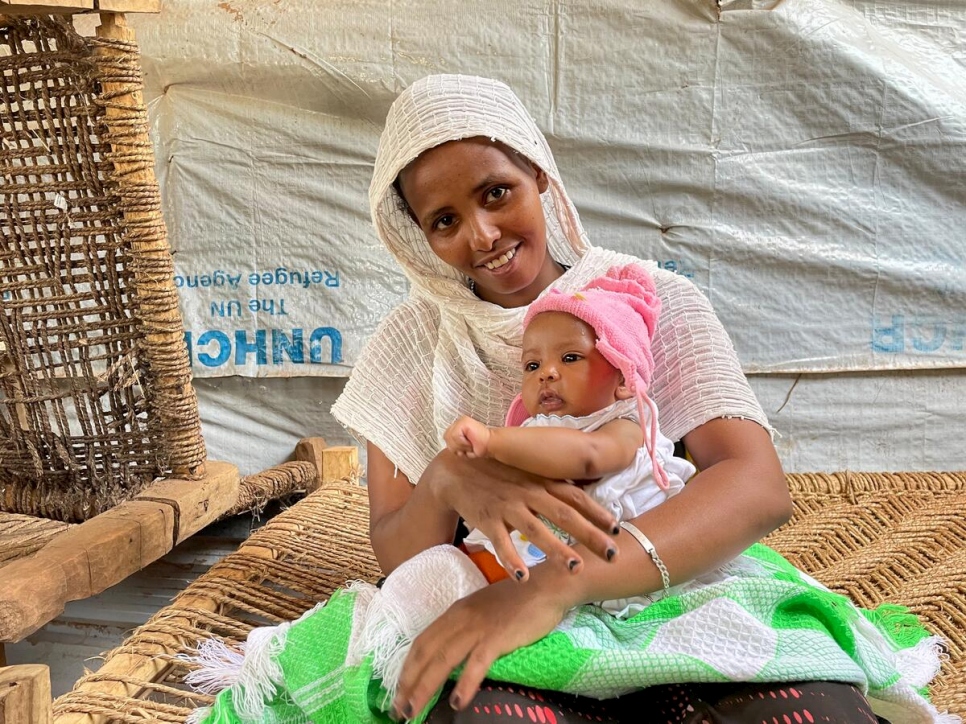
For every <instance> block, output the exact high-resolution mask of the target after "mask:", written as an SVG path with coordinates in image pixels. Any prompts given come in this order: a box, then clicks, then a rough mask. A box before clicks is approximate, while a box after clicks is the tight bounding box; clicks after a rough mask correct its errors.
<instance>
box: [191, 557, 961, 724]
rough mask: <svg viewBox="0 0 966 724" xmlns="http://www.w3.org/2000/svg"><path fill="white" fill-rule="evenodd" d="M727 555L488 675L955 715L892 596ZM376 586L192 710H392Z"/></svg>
mask: <svg viewBox="0 0 966 724" xmlns="http://www.w3.org/2000/svg"><path fill="white" fill-rule="evenodd" d="M414 560H415V559H414ZM736 563H737V565H735V564H733V565H731V566H730V567H729V568H728V573H727V575H720V576H717V577H711V578H710V579H709V580H710V582H702V581H701V580H700V579H699V581H697V582H694V583H690V584H686V585H684V586H680V587H676V588H672V589H671V592H670V595H668V596H666V597H664V598H662V599H660V600H657V601H656V602H655V603H653V604H651V605H649V606H647V607H646V608H645V609H644V610H643V611H641V612H640V613H638V614H636V615H635V616H633V617H632V618H629V619H626V620H624V619H620V618H617V617H614V616H612V615H610V614H608V613H607V612H605V611H603V610H602V609H601V608H600V607H598V606H594V605H585V606H581V607H579V608H577V609H575V610H573V611H571V612H570V614H568V615H567V617H566V618H565V619H564V620H563V621H562V622H561V623H560V625H558V626H557V628H556V629H555V630H554V631H552V632H551V633H550V634H548V635H547V636H545V637H544V638H543V639H541V640H539V641H537V642H535V643H533V644H531V645H530V646H526V647H524V648H521V649H519V650H517V651H515V652H513V653H511V654H509V655H507V656H504V657H502V658H500V659H499V660H497V661H496V662H495V663H494V665H493V666H492V668H491V669H490V672H489V678H491V679H497V680H503V681H507V682H514V683H518V684H522V685H526V686H532V687H537V688H543V689H552V690H556V691H565V692H570V693H575V694H581V695H585V696H592V697H596V698H609V697H614V696H618V695H620V694H624V693H627V692H629V691H633V690H636V689H640V688H643V687H646V686H651V685H655V684H664V683H670V682H684V681H698V682H728V681H752V682H755V681H758V682H766V681H803V680H835V681H844V682H850V683H854V684H856V685H857V686H859V687H860V688H861V689H862V690H863V691H865V692H867V695H868V696H869V699H870V701H871V703H872V705H873V708H874V710H875V711H876V713H878V714H880V715H881V716H883V717H886V718H888V719H889V720H891V721H892V722H893V724H904V723H908V724H916V723H918V722H951V721H958V719H956V718H955V717H951V716H949V715H942V714H939V713H938V712H937V711H936V709H935V708H934V707H933V706H932V704H930V702H929V701H928V699H927V698H925V697H924V696H923V694H922V691H923V690H924V687H925V686H926V685H927V684H928V682H929V680H930V679H931V678H932V677H933V676H934V675H935V674H936V673H937V671H938V667H939V641H938V639H936V638H935V637H931V636H930V635H929V633H928V632H927V631H926V630H925V629H924V628H923V627H922V626H921V625H920V624H919V622H918V620H917V619H916V618H915V616H913V615H911V614H909V613H908V612H907V611H906V610H905V609H902V608H901V607H898V606H894V605H888V606H883V607H881V608H879V609H877V610H876V611H862V610H860V609H858V608H857V607H855V606H854V605H853V604H851V603H850V602H849V601H848V600H847V599H846V598H845V597H843V596H841V595H838V594H836V593H832V592H830V591H829V590H827V589H826V588H824V587H823V586H821V584H819V583H817V582H816V581H814V580H813V579H811V578H810V577H809V576H807V575H805V574H803V573H801V572H800V571H798V570H796V569H795V568H794V567H793V566H791V565H790V564H789V563H787V562H786V561H785V560H784V559H783V558H781V556H779V555H778V554H777V553H775V552H774V551H772V550H771V549H769V548H767V547H765V546H763V545H760V544H759V545H755V546H753V547H752V548H751V549H749V550H748V551H746V553H745V554H743V555H742V556H740V557H739V559H738V560H737V561H736ZM379 593H380V592H377V591H376V589H374V588H372V587H369V586H367V585H365V584H354V585H353V586H351V587H350V588H349V589H346V590H340V591H338V592H336V593H335V594H334V595H333V596H332V598H331V600H330V601H329V602H328V604H327V605H325V606H323V607H320V608H317V609H315V610H314V611H312V612H310V613H309V614H308V615H306V616H304V617H303V618H302V619H300V620H299V621H298V622H296V623H295V624H293V625H291V627H289V628H287V629H285V630H280V631H279V633H278V636H279V637H284V642H283V643H284V646H283V647H282V651H281V653H280V654H279V655H278V656H277V657H275V659H274V660H275V662H276V663H277V664H278V665H279V667H280V671H281V674H282V675H281V677H280V678H279V677H277V676H276V677H274V679H277V680H273V681H272V682H271V686H270V687H269V691H271V690H272V689H274V695H269V696H268V697H262V698H261V700H259V701H256V702H255V703H252V701H251V699H252V697H251V696H248V697H247V698H248V701H247V703H246V704H245V705H244V706H239V705H238V702H239V701H240V700H241V698H242V697H245V696H246V692H245V684H244V682H245V681H246V676H244V675H243V676H241V677H240V678H239V679H238V680H237V682H236V683H235V684H234V685H233V686H231V687H230V688H228V689H226V690H225V691H223V692H222V693H221V694H220V695H219V696H218V697H217V699H216V702H215V705H214V706H213V707H211V708H209V709H206V710H202V711H199V712H198V713H197V716H196V717H195V720H196V721H200V722H203V724H252V723H258V724H304V723H305V722H313V723H314V724H322V723H328V722H332V723H333V724H336V723H338V724H344V723H345V722H360V723H362V722H389V721H391V720H390V719H389V717H388V714H387V711H386V710H387V708H388V706H389V703H390V701H391V696H390V694H389V692H388V691H387V688H386V682H383V681H381V680H380V679H379V678H378V677H377V676H376V675H375V674H374V669H373V654H372V652H371V651H366V650H365V646H363V645H360V640H359V637H360V631H361V630H362V628H364V626H365V614H366V609H367V607H368V606H369V603H370V602H371V601H372V600H373V599H374V597H376V596H378V595H379ZM250 640H251V639H250ZM280 641H281V639H279V640H278V641H277V643H278V642H280ZM250 673H251V672H249V676H248V679H247V680H248V681H251V680H252V679H251V676H250ZM389 688H391V685H390V686H389ZM259 690H261V689H259ZM424 718H425V712H423V714H422V715H420V716H419V717H417V718H416V719H415V720H414V721H417V722H421V721H423V719H424Z"/></svg>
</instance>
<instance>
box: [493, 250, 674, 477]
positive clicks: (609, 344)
mask: <svg viewBox="0 0 966 724" xmlns="http://www.w3.org/2000/svg"><path fill="white" fill-rule="evenodd" d="M543 312H565V313H566V314H570V315H573V316H574V317H577V318H578V319H581V320H583V321H584V322H586V323H587V324H589V325H590V326H591V327H593V329H594V332H595V333H596V335H597V349H598V351H599V352H600V353H601V354H602V355H603V356H604V359H606V360H607V361H608V362H610V364H611V365H613V366H614V367H615V368H616V369H618V370H620V372H621V374H622V375H623V376H624V383H625V384H626V385H627V387H628V389H630V391H631V394H633V395H634V396H635V397H636V398H637V404H638V414H639V416H640V421H641V427H642V428H643V429H644V437H645V443H646V444H647V448H648V451H649V452H650V454H651V460H652V463H653V466H654V474H655V477H657V480H658V484H659V485H661V487H663V488H665V489H667V485H668V484H667V477H666V475H665V473H664V470H663V468H662V467H661V466H660V465H659V464H658V461H657V458H656V456H655V453H654V449H655V443H656V438H657V414H656V409H655V407H654V403H653V401H652V400H651V398H650V397H649V396H648V394H647V391H648V389H649V388H650V386H651V377H652V376H653V375H654V357H653V356H652V354H651V339H652V338H653V337H654V331H655V330H656V329H657V320H658V317H659V316H660V314H661V300H660V299H658V296H657V289H656V288H655V287H654V280H653V279H651V275H650V274H648V273H647V271H646V270H644V269H643V268H642V267H640V266H638V265H636V264H628V265H626V266H615V267H611V268H610V269H609V270H608V271H607V274H605V275H604V276H602V277H597V278H596V279H594V280H592V281H591V282H589V283H588V284H587V285H586V286H585V287H584V288H583V289H581V290H580V291H579V292H575V293H564V292H559V291H557V290H556V289H552V290H550V292H549V293H547V294H546V295H544V296H543V297H541V298H539V299H537V300H536V301H535V302H533V304H531V305H530V308H529V309H528V310H527V314H526V316H525V317H524V319H523V327H524V329H526V328H527V326H528V325H529V324H530V322H531V320H533V318H534V317H536V316H537V315H538V314H542V313H543ZM645 403H646V404H647V405H648V407H649V408H650V410H651V415H650V420H651V425H650V428H651V429H650V430H648V429H647V426H646V423H645V415H644V404H645ZM527 417H529V414H528V413H527V410H526V408H525V407H524V406H523V397H522V395H517V396H516V397H515V398H514V400H513V402H512V403H511V404H510V409H509V411H508V412H507V416H506V424H507V426H509V427H517V426H519V425H520V424H521V423H522V422H523V421H524V420H526V419H527Z"/></svg>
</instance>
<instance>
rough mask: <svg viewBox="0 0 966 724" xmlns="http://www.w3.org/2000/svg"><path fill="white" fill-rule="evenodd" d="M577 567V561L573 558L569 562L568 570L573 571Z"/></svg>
mask: <svg viewBox="0 0 966 724" xmlns="http://www.w3.org/2000/svg"><path fill="white" fill-rule="evenodd" d="M576 567H577V559H576V558H571V559H570V560H569V561H567V568H569V569H570V570H573V569H574V568H576Z"/></svg>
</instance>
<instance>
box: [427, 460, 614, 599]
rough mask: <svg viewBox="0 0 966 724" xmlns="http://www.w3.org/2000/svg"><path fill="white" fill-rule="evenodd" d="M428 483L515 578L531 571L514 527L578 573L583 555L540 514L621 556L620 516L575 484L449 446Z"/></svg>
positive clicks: (605, 553)
mask: <svg viewBox="0 0 966 724" xmlns="http://www.w3.org/2000/svg"><path fill="white" fill-rule="evenodd" d="M423 485H428V486H429V487H431V489H432V490H433V492H434V495H435V496H436V497H437V498H438V499H439V500H440V501H441V502H442V503H443V505H445V506H446V507H448V508H450V509H451V510H455V511H457V512H458V513H459V514H460V515H461V516H462V517H463V520H465V521H466V524H467V525H468V526H470V527H471V528H479V529H480V530H481V531H483V533H484V534H485V535H486V536H487V537H488V538H489V539H490V541H491V542H492V543H493V546H494V548H495V549H496V553H497V556H498V557H499V559H500V561H501V562H502V563H503V565H504V567H505V568H506V569H507V571H508V572H509V574H510V576H511V578H515V579H517V580H520V581H525V580H526V579H527V577H528V575H529V572H528V570H527V567H526V565H524V563H523V560H522V559H521V558H520V556H519V554H518V553H517V551H516V548H515V547H514V546H513V543H512V542H511V540H510V535H509V531H511V530H518V531H520V532H521V533H522V534H523V535H525V536H526V537H527V538H528V539H529V540H530V541H531V542H532V543H533V544H534V545H535V546H537V547H538V548H539V549H540V550H542V551H543V552H544V553H546V554H547V558H548V560H549V561H555V562H557V564H558V565H561V566H563V567H564V569H565V570H567V569H569V570H570V571H571V572H573V573H576V572H577V571H579V570H580V567H581V565H582V563H583V559H582V558H581V557H580V554H579V553H578V552H576V551H575V550H574V549H573V548H571V547H570V546H568V545H567V544H566V543H564V542H563V541H561V540H560V539H558V538H557V537H556V536H554V535H553V533H551V531H550V529H549V528H548V527H547V524H546V523H545V522H544V521H543V520H542V519H541V518H546V519H547V520H548V521H550V522H552V523H553V524H554V525H555V526H557V527H558V528H561V529H562V530H565V531H567V533H569V534H570V535H572V536H573V537H574V538H575V539H576V540H577V541H579V542H581V543H583V544H584V545H585V546H586V547H587V549H588V550H590V551H591V552H592V553H594V554H596V555H598V556H600V557H601V558H602V559H604V560H608V561H609V560H611V559H613V558H614V556H615V555H616V554H617V546H616V545H615V544H614V541H613V540H612V539H611V538H610V537H609V536H608V535H607V533H610V534H611V535H616V534H617V533H618V532H619V531H620V529H619V528H618V527H617V520H616V519H615V518H614V516H613V515H612V514H611V513H609V512H608V511H606V510H605V509H604V508H602V507H601V506H600V505H598V504H597V503H595V502H594V501H593V500H591V498H590V496H588V495H587V494H586V493H585V492H584V491H583V490H581V489H580V488H579V487H577V486H576V485H571V484H569V483H564V482H560V481H552V480H547V479H546V478H541V477H539V476H537V475H532V474H530V473H526V472H523V471H522V470H519V469H517V468H513V467H510V466H508V465H504V464H502V463H499V462H496V461H495V460H489V459H479V458H477V459H469V458H466V457H461V456H459V455H456V454H455V453H452V452H450V451H448V450H444V451H443V452H441V453H440V454H439V455H437V456H436V458H434V460H433V461H432V462H431V463H430V465H429V467H427V468H426V472H425V473H424V474H423V477H422V478H421V479H420V482H419V486H420V487H421V486H423ZM604 531H607V533H605V532H604ZM551 565H554V563H551Z"/></svg>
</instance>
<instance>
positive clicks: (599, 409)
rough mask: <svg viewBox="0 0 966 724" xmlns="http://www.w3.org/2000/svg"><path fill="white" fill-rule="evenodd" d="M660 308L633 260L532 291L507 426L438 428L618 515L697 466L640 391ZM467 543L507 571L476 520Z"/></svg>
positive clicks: (634, 510) (524, 554)
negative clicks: (574, 284)
mask: <svg viewBox="0 0 966 724" xmlns="http://www.w3.org/2000/svg"><path fill="white" fill-rule="evenodd" d="M659 314H660V300H659V299H658V297H657V294H656V291H655V288H654V283H653V281H652V280H651V277H650V275H649V274H648V273H647V272H646V271H645V270H644V269H643V268H641V267H639V266H637V265H633V264H631V265H627V266H624V267H614V268H612V269H610V270H609V271H608V272H607V274H606V275H604V276H602V277H598V278H597V279H594V280H593V281H591V282H590V283H589V284H587V285H586V286H585V287H584V288H583V289H581V291H579V292H577V293H574V294H563V293H560V292H556V291H551V292H549V293H548V294H545V295H544V296H542V297H541V298H539V299H537V300H536V301H534V302H533V303H532V304H531V305H530V308H529V310H528V311H527V314H526V317H525V318H524V323H523V324H524V333H523V356H522V357H523V358H522V363H523V386H522V392H521V394H520V395H518V396H517V397H516V398H515V399H514V401H513V403H512V404H511V405H510V410H509V412H508V413H507V419H506V424H507V427H487V426H486V425H483V424H482V423H480V422H479V421H477V420H474V419H472V418H469V417H462V418H460V419H458V420H457V421H456V422H454V423H453V424H452V425H451V426H450V427H449V429H448V430H447V431H446V433H445V434H444V440H445V443H446V446H447V448H449V449H450V450H452V451H454V452H455V453H457V454H459V455H466V456H469V457H489V458H493V459H495V460H499V461H500V462H502V463H505V464H507V465H512V466H514V467H516V468H519V469H521V470H526V471H528V472H531V473H534V474H536V475H542V476H545V477H548V478H554V479H560V480H568V481H571V482H573V483H574V484H576V485H582V486H586V492H587V493H588V494H589V495H590V496H591V497H592V498H594V500H596V501H597V502H598V503H600V504H601V505H603V506H604V507H605V508H608V509H609V510H611V512H613V513H614V515H615V516H616V517H617V518H618V520H630V519H632V518H636V517H637V516H639V515H641V513H643V512H644V511H646V510H649V509H650V508H653V507H655V506H656V505H659V504H660V503H662V502H664V500H666V499H667V498H668V497H670V496H672V495H675V494H676V493H678V492H679V491H680V490H681V489H682V488H683V487H684V481H685V480H687V479H688V478H689V477H690V476H691V475H692V474H693V473H694V472H695V468H694V466H693V465H691V464H690V463H689V462H687V461H686V460H682V459H681V458H675V457H674V455H673V453H674V446H673V444H672V443H671V441H670V440H668V439H667V438H666V437H664V436H663V435H662V434H661V433H660V431H659V430H658V426H657V409H656V407H655V406H654V403H653V402H652V401H651V399H650V397H649V396H648V394H647V390H648V387H649V385H650V381H651V376H652V374H653V371H654V361H653V357H652V355H651V339H652V337H653V335H654V330H655V328H656V326H657V320H658V316H659ZM554 532H555V533H556V534H557V535H558V536H559V537H560V538H562V539H563V540H567V541H568V542H569V543H572V542H573V541H570V540H569V539H568V538H567V537H566V534H564V533H563V532H562V531H557V530H555V531H554ZM511 538H512V540H513V543H514V545H515V546H516V548H517V550H518V551H519V553H520V556H521V558H523V560H524V563H526V565H527V566H531V565H534V564H537V563H540V562H542V561H543V560H544V559H545V557H546V556H545V555H544V553H543V552H542V551H541V550H539V549H538V548H537V547H536V546H534V545H533V544H532V543H530V542H529V541H528V540H527V539H526V537H525V536H523V535H522V534H521V533H519V532H518V531H513V533H512V534H511ZM464 545H465V546H466V547H467V550H468V551H470V553H471V556H472V557H473V558H474V561H475V562H477V565H478V566H479V567H480V568H481V570H483V572H484V574H486V575H487V578H488V579H490V580H491V582H492V580H496V579H498V578H500V577H503V576H505V575H506V574H505V572H504V571H503V569H502V568H501V567H499V566H498V565H488V564H487V562H486V560H485V558H484V559H483V560H481V558H480V556H479V555H474V553H475V552H477V551H480V550H481V547H482V548H485V549H486V550H487V551H489V553H490V554H495V550H494V548H493V546H492V543H490V541H489V539H488V538H486V536H484V535H483V534H482V533H481V532H480V531H478V530H474V531H471V532H470V534H469V535H468V536H467V538H466V539H465V540H464ZM490 560H492V558H491V559H490ZM494 571H496V572H497V574H496V575H495V574H494Z"/></svg>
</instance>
